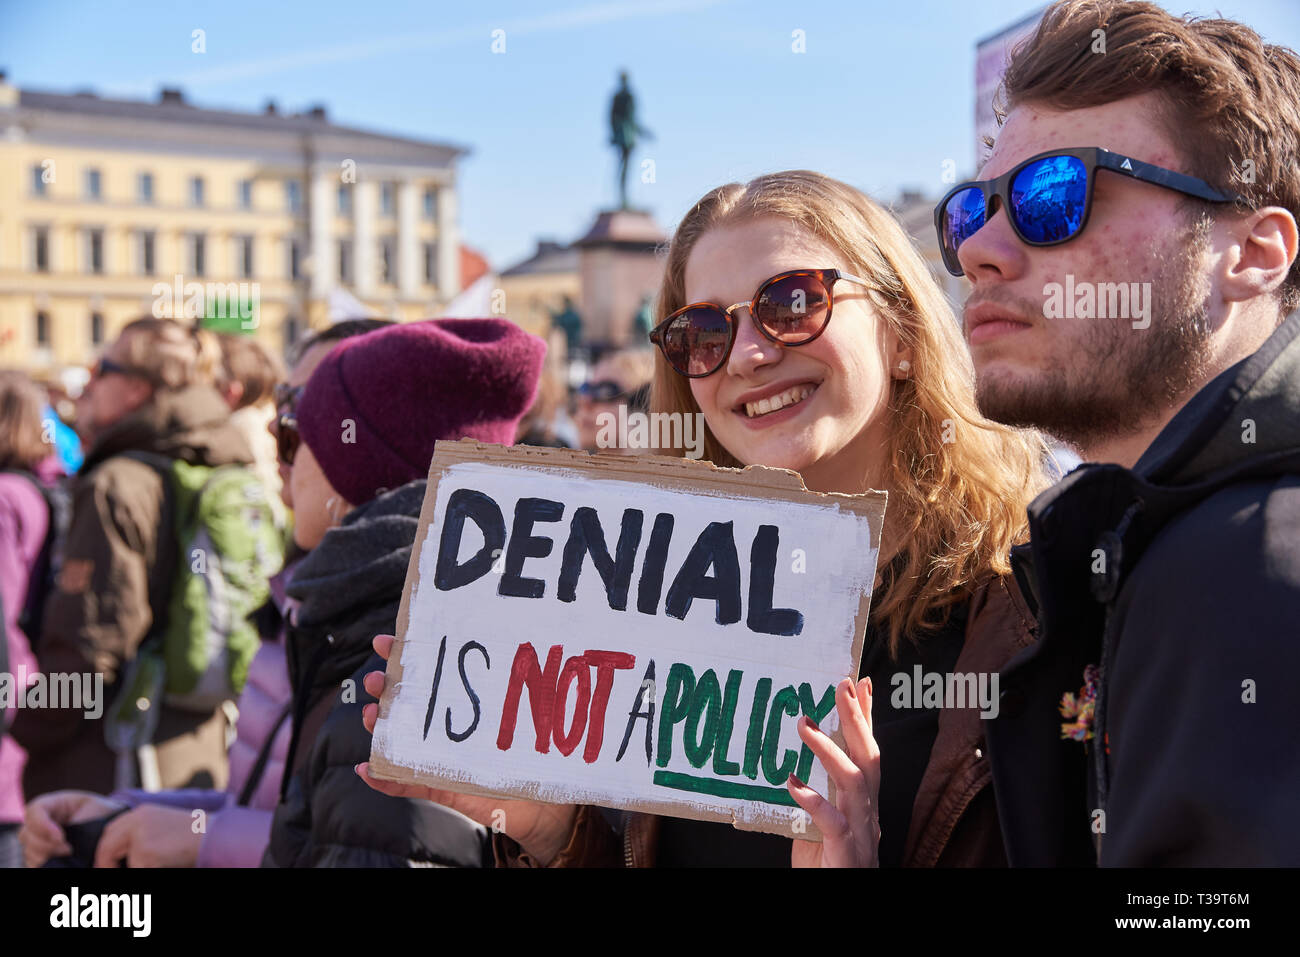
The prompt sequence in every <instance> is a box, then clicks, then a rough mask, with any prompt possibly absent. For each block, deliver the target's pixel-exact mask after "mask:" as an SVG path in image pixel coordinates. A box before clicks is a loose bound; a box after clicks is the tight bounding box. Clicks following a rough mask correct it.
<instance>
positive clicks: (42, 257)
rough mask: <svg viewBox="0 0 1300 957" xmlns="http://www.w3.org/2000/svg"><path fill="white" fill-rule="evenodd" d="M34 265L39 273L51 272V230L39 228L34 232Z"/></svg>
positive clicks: (43, 227)
mask: <svg viewBox="0 0 1300 957" xmlns="http://www.w3.org/2000/svg"><path fill="white" fill-rule="evenodd" d="M32 265H33V266H34V267H35V269H36V271H37V272H49V271H50V230H49V229H48V227H45V226H38V227H36V228H35V229H34V230H32Z"/></svg>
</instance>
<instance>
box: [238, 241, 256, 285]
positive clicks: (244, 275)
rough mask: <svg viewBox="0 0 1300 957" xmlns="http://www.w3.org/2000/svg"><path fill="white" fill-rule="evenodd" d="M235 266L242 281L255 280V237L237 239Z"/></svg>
mask: <svg viewBox="0 0 1300 957" xmlns="http://www.w3.org/2000/svg"><path fill="white" fill-rule="evenodd" d="M235 265H236V269H238V271H239V278H240V279H252V278H253V237H252V236H236V237H235Z"/></svg>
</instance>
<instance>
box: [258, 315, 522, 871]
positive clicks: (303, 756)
mask: <svg viewBox="0 0 1300 957" xmlns="http://www.w3.org/2000/svg"><path fill="white" fill-rule="evenodd" d="M545 351H546V347H545V344H544V343H543V342H542V341H541V340H540V339H538V338H536V337H535V336H531V335H528V334H527V333H525V332H523V331H522V330H521V329H519V328H518V327H517V326H515V325H514V324H513V323H510V322H508V321H506V320H503V319H443V320H430V321H426V322H417V323H410V324H406V325H400V326H393V327H390V328H386V329H381V330H378V331H376V332H372V333H368V334H366V335H363V336H358V337H355V338H352V339H349V340H346V341H345V342H343V343H341V344H340V345H338V346H336V347H335V348H334V350H332V351H331V352H330V354H329V355H328V356H327V357H326V358H325V360H324V361H323V362H322V363H321V364H320V366H319V367H318V368H317V369H316V371H315V372H314V373H313V374H312V377H311V379H310V380H308V382H307V385H306V387H305V389H304V391H303V393H302V396H301V398H300V399H299V400H298V405H297V413H296V419H295V418H287V419H282V420H281V422H280V428H281V430H282V431H285V430H288V431H289V432H290V433H292V432H294V431H296V432H297V433H298V434H299V435H300V436H301V442H300V443H299V444H298V445H297V448H296V451H295V452H293V453H292V461H293V468H292V472H291V473H290V480H289V484H290V489H291V494H292V498H293V503H294V519H295V528H294V536H295V540H296V541H297V543H298V545H299V546H300V547H302V548H304V549H310V550H311V551H310V554H309V555H308V556H307V557H306V558H305V559H303V561H302V563H301V564H300V565H299V566H298V568H297V569H296V571H295V572H294V576H293V580H292V581H291V582H290V584H289V588H288V593H289V597H290V598H291V599H293V600H294V601H295V602H296V603H297V604H296V607H292V608H291V610H290V621H291V625H290V628H289V635H288V645H287V653H288V663H289V675H290V680H291V683H292V685H293V714H292V721H293V732H292V737H291V739H290V744H289V753H288V757H287V764H286V770H285V777H284V780H283V784H282V787H281V802H280V805H279V806H278V807H277V809H276V811H275V816H274V819H273V821H272V824H271V840H270V844H269V846H268V847H267V850H266V854H265V856H264V857H263V860H262V864H263V866H264V867H413V866H429V865H437V866H461V867H482V866H489V865H490V863H491V849H490V844H489V841H488V834H487V831H486V829H484V828H483V827H481V826H480V825H477V824H475V823H473V822H472V821H470V820H469V819H468V818H466V817H464V816H462V815H460V814H458V813H456V812H455V811H451V810H448V809H447V808H444V807H441V806H439V805H436V804H432V803H430V802H427V801H421V800H412V799H406V798H395V797H388V796H386V795H383V794H380V793H379V792H377V791H374V790H372V789H370V788H369V787H367V786H366V784H365V783H364V782H363V781H362V780H361V779H360V778H358V777H357V776H356V774H355V773H354V770H353V769H354V767H355V766H356V765H357V764H359V763H361V762H364V761H366V760H368V759H369V756H370V734H369V733H368V732H367V731H366V730H365V729H364V728H363V727H362V722H361V709H362V707H363V706H364V705H366V704H368V703H372V702H374V701H375V698H373V697H371V696H370V695H368V694H366V692H365V690H364V688H363V687H362V677H363V676H364V674H365V673H366V672H368V671H373V670H374V669H375V668H382V667H383V661H382V660H381V659H380V658H379V657H378V655H375V654H374V653H373V651H372V650H371V640H372V639H373V637H374V636H375V635H376V634H381V633H391V632H392V631H393V630H394V628H395V626H396V621H397V612H398V606H399V605H400V603H401V598H402V588H403V585H404V583H405V580H406V572H407V566H408V564H409V561H410V556H411V549H412V546H413V545H414V543H415V534H416V530H417V528H418V525H419V517H420V507H421V504H422V502H423V500H424V492H425V478H426V477H427V475H428V471H429V465H430V462H431V460H432V458H433V449H434V443H435V442H436V441H437V440H438V439H459V438H462V437H469V438H475V439H478V440H480V441H485V442H497V443H501V444H510V443H512V442H513V440H514V437H515V432H516V429H517V427H518V423H519V419H520V418H521V417H522V416H523V414H524V412H525V411H526V410H527V409H528V408H529V406H530V405H531V404H532V402H533V399H534V397H535V395H536V391H537V382H538V377H539V375H540V373H541V366H542V360H543V357H544V355H545ZM288 444H289V445H292V444H293V443H292V440H290V441H289V442H288ZM284 447H285V446H284V444H282V448H284Z"/></svg>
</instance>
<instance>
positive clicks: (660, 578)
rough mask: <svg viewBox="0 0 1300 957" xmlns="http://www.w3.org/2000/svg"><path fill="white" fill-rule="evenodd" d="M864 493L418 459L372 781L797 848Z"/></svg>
mask: <svg viewBox="0 0 1300 957" xmlns="http://www.w3.org/2000/svg"><path fill="white" fill-rule="evenodd" d="M884 508H885V493H883V492H870V493H867V494H866V495H852V496H851V495H822V494H817V493H812V492H808V491H806V490H805V489H804V488H803V485H802V482H801V481H800V480H799V477H798V476H797V475H796V474H795V473H793V472H789V471H786V470H782V469H765V468H748V469H743V470H738V469H716V468H714V467H713V466H711V465H708V464H706V463H702V462H695V461H691V460H688V459H678V458H668V457H660V456H653V457H652V456H615V455H597V456H589V455H587V454H586V453H584V452H573V451H568V450H555V449H541V448H533V447H527V446H515V447H513V448H505V447H503V446H495V445H485V444H481V443H477V442H474V441H472V440H464V441H461V442H439V443H438V444H437V450H436V452H435V454H434V458H433V465H432V468H431V470H430V473H429V487H428V491H427V493H426V495H425V499H424V507H423V511H422V514H421V516H420V529H419V532H418V533H417V536H416V541H415V548H414V552H413V554H412V557H411V566H410V571H409V572H408V573H407V579H406V590H405V593H404V594H403V596H402V606H401V611H400V613H399V616H398V635H397V641H396V643H395V644H394V646H393V654H392V656H391V658H390V660H389V663H388V677H389V681H388V684H387V688H386V690H385V693H384V696H383V699H382V700H381V702H380V711H379V720H378V723H377V725H376V727H375V735H374V741H373V748H372V753H371V759H370V760H371V765H370V766H371V773H372V774H374V775H375V776H376V777H378V778H387V779H390V780H399V781H406V782H411V781H416V782H420V783H423V784H428V785H431V786H434V787H439V788H445V789H449V790H454V791H463V792H469V793H474V794H488V795H501V796H508V797H517V798H527V799H534V800H542V801H550V802H555V803H578V804H599V805H604V806H608V807H617V808H627V809H634V810H641V811H650V812H654V813H658V814H667V815H673V816H676V817H686V818H695V819H699V820H717V821H727V822H732V823H734V824H735V825H736V826H737V827H740V828H743V829H746V830H763V831H769V832H772V833H778V834H787V835H792V836H806V837H810V838H811V837H815V836H816V835H815V832H814V829H813V827H812V825H811V822H809V821H808V818H807V815H806V814H804V813H803V811H802V810H800V809H799V808H798V807H797V805H795V803H794V801H793V800H792V799H791V797H790V795H789V793H788V792H787V790H786V787H785V782H786V778H787V776H788V775H789V774H790V773H791V772H794V773H796V774H797V775H798V776H799V777H801V778H802V779H804V780H805V781H808V782H809V783H810V784H811V785H812V786H813V787H815V788H817V789H818V790H819V791H820V792H821V793H822V794H827V795H830V794H831V791H830V790H829V788H830V785H829V782H828V780H827V775H826V773H825V771H824V770H823V769H822V767H821V765H820V762H816V761H814V758H813V755H812V752H811V750H809V749H808V748H807V747H805V746H804V745H803V744H802V742H801V741H800V739H799V736H798V732H797V730H796V727H795V722H796V721H797V719H798V716H799V715H800V714H807V715H809V716H810V717H812V718H813V719H814V720H815V721H817V722H818V723H819V724H820V725H821V727H822V728H823V730H825V731H827V732H828V733H830V734H832V735H833V736H834V737H835V738H836V740H842V739H841V738H840V735H839V722H838V719H837V715H836V711H835V687H836V685H838V683H839V682H840V681H841V680H843V679H844V678H845V677H850V676H851V677H853V678H856V677H857V673H858V663H859V659H860V657H861V653H862V639H863V633H864V631H865V628H866V622H867V612H868V608H869V605H870V598H871V587H872V583H873V580H874V577H875V568H876V556H877V552H878V549H879V546H880V529H881V523H882V520H883V517H884Z"/></svg>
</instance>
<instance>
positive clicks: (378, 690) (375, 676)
mask: <svg viewBox="0 0 1300 957" xmlns="http://www.w3.org/2000/svg"><path fill="white" fill-rule="evenodd" d="M361 687H363V688H365V689H366V693H367V694H371V695H374V696H375V697H376V698H382V697H383V695H384V673H383V672H382V671H367V672H366V673H365V675H364V676H363V677H362V679H361Z"/></svg>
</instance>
